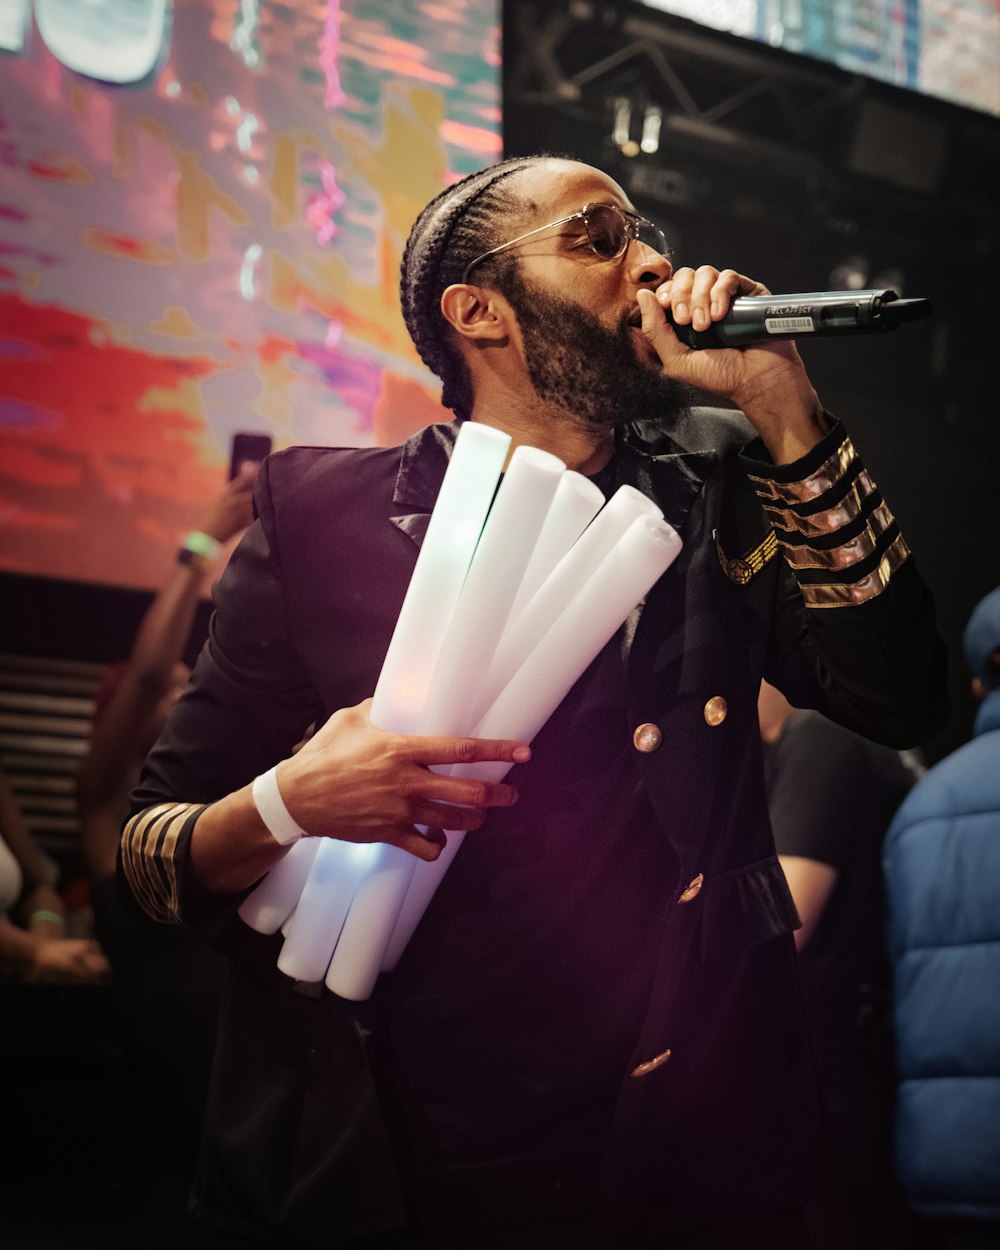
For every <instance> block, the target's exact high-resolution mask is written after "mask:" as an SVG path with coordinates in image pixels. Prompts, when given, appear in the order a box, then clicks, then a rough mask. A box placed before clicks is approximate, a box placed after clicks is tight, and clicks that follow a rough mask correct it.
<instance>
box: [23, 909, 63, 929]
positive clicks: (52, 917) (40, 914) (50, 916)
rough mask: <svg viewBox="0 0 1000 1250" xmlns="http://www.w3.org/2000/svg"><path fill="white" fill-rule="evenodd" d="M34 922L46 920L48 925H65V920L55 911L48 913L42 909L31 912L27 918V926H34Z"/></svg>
mask: <svg viewBox="0 0 1000 1250" xmlns="http://www.w3.org/2000/svg"><path fill="white" fill-rule="evenodd" d="M36 920H46V921H48V923H49V924H61V925H65V923H66V921H65V919H64V918H63V917H62V916H60V915H59V913H58V912H57V911H48V910H47V909H46V908H44V907H43V908H41V909H40V910H39V911H33V912H32V913H31V915H30V916H29V917H28V924H34V923H35V921H36Z"/></svg>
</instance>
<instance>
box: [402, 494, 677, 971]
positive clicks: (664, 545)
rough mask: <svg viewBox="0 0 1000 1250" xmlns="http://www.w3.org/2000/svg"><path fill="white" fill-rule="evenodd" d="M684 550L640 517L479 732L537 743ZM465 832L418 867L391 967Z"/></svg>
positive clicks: (461, 769) (488, 774)
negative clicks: (539, 734)
mask: <svg viewBox="0 0 1000 1250" xmlns="http://www.w3.org/2000/svg"><path fill="white" fill-rule="evenodd" d="M680 549H681V540H680V538H679V536H678V535H677V532H676V531H675V530H674V529H673V527H672V526H670V525H668V524H667V522H666V521H664V520H663V519H662V518H659V517H655V516H649V515H647V516H639V517H636V518H635V519H634V520H633V521H632V523H631V525H630V526H629V528H628V529H627V531H626V532H625V533H624V534H623V535H622V536H621V537H620V539H619V540H618V542H617V543H615V544H614V546H613V547H612V548H611V550H610V551H609V552H608V553H607V554H606V555H605V557H604V559H603V560H602V561H601V563H600V565H599V566H598V568H597V569H595V570H593V571H592V572H591V573H590V576H589V577H587V578H586V579H585V580H584V581H583V582H582V583H581V585H580V586H579V587H578V588H577V593H576V594H575V595H574V596H573V598H572V600H571V602H570V603H569V604H568V605H567V608H566V610H565V611H564V612H563V613H562V614H561V615H560V616H559V617H558V619H557V620H556V621H554V622H553V623H552V625H551V627H550V628H549V630H548V632H547V633H546V634H545V635H544V636H543V637H542V638H540V639H539V641H538V644H537V646H536V647H535V648H534V649H533V650H532V651H531V653H530V654H529V655H528V656H526V657H525V659H524V662H523V663H522V664H521V667H520V668H519V669H518V671H517V673H516V675H515V676H514V677H513V679H512V680H511V681H510V683H509V684H508V685H507V686H506V687H505V688H504V690H503V691H502V692H501V693H500V695H499V696H498V697H497V699H496V701H495V703H494V704H493V706H492V707H491V708H490V710H489V711H488V712H487V713H486V715H485V716H484V717H483V719H482V721H481V722H480V724H479V725H478V727H477V728H476V736H477V737H496V736H501V737H511V738H519V739H521V740H522V741H525V742H530V741H531V740H532V739H533V738H534V736H535V734H537V732H538V730H539V729H541V727H542V725H544V723H545V722H546V721H547V720H548V718H549V717H550V716H551V715H552V713H553V712H554V711H555V709H556V708H557V707H558V706H559V704H560V703H561V702H562V700H563V699H564V698H565V697H566V694H567V693H568V692H569V690H570V688H571V687H572V685H573V683H574V682H575V681H576V680H577V679H578V678H579V676H580V674H581V673H583V671H584V670H585V669H586V668H587V666H588V665H589V664H590V663H591V662H592V661H593V660H594V658H595V657H596V656H597V655H598V654H599V652H600V651H601V648H602V647H603V646H604V645H605V644H606V643H607V642H608V640H609V639H610V638H612V637H613V636H614V634H615V631H616V630H617V629H618V628H619V626H620V625H621V624H622V622H623V621H625V620H626V619H627V617H628V615H629V613H630V612H631V611H632V609H633V608H634V607H635V605H636V604H637V603H638V602H639V601H640V600H641V599H642V598H643V597H644V596H645V595H646V594H647V593H648V591H649V590H650V588H651V587H652V586H653V585H654V584H655V582H656V581H657V580H658V579H659V578H660V577H661V576H662V575H663V574H664V573H665V572H666V570H667V569H668V568H669V567H670V565H671V564H672V563H673V561H674V560H675V559H676V557H677V555H678V553H679V552H680ZM528 767H530V765H529V766H528ZM508 768H509V765H506V764H502V763H498V764H491V763H486V764H457V765H455V766H454V767H453V768H452V770H451V773H452V775H453V776H463V775H464V776H474V777H482V778H485V779H487V780H491V781H500V780H502V778H503V777H504V776H505V775H506V773H507V770H508ZM464 836H465V835H464V833H462V832H460V831H449V832H448V844H447V846H446V847H445V849H444V851H443V852H442V853H441V855H440V856H439V857H438V859H437V860H435V862H434V863H432V864H420V865H418V867H417V870H416V872H415V873H414V875H413V880H412V881H411V882H410V888H409V890H408V891H407V895H406V899H405V901H404V903H403V906H402V908H401V909H400V914H399V919H398V921H397V922H396V928H395V929H394V931H393V934H392V937H391V939H390V941H389V946H388V948H387V950H386V955H385V959H384V960H383V969H384V970H389V969H391V968H394V967H395V966H396V964H397V963H398V962H399V960H400V958H401V957H402V954H403V951H404V950H405V949H406V946H407V943H408V942H409V940H410V938H411V937H412V935H413V931H414V930H415V929H416V927H417V925H418V924H419V923H420V919H421V917H422V916H423V914H424V911H425V910H426V908H427V905H428V903H429V902H430V900H431V898H432V897H433V895H434V892H435V890H436V889H437V887H438V885H439V884H440V882H441V880H442V878H443V877H444V874H445V872H446V871H447V869H448V865H449V864H450V863H451V861H452V860H453V859H454V857H455V855H456V854H457V852H458V849H459V847H460V846H461V843H462V840H463V838H464Z"/></svg>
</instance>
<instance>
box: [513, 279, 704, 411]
mask: <svg viewBox="0 0 1000 1250" xmlns="http://www.w3.org/2000/svg"><path fill="white" fill-rule="evenodd" d="M504 294H505V295H506V296H507V299H508V300H509V302H510V304H511V306H512V307H513V309H514V311H515V313H516V314H517V322H518V326H519V328H520V330H521V339H522V344H523V351H524V363H525V368H526V370H527V374H528V379H529V381H530V382H531V384H532V386H533V387H534V390H535V393H536V395H537V396H538V398H539V399H541V400H542V401H543V402H544V403H546V404H554V405H556V406H557V407H559V408H562V409H564V410H565V411H567V412H569V413H572V414H573V415H574V416H575V417H577V418H578V419H579V420H581V421H584V422H585V423H586V424H588V425H600V426H617V425H622V424H624V423H625V422H627V421H636V420H640V419H645V420H656V421H664V422H666V423H670V422H671V421H672V420H675V419H676V418H677V417H678V416H680V415H681V414H682V413H684V412H686V411H687V409H688V408H689V407H690V403H691V394H690V391H689V390H688V388H687V387H686V386H684V384H683V383H681V382H677V381H675V380H674V379H673V378H668V377H666V376H665V375H664V374H663V373H662V372H661V370H660V366H659V361H658V360H656V359H655V358H654V359H650V356H649V354H648V353H647V352H645V351H642V349H641V348H640V347H639V345H638V344H637V343H636V340H635V335H636V331H635V328H634V327H633V326H632V325H631V324H630V323H629V316H630V314H629V312H628V311H625V312H623V313H622V314H621V316H620V317H619V320H618V324H617V326H616V327H615V328H614V329H609V328H607V327H606V326H605V325H604V324H603V322H602V321H600V320H599V318H598V317H597V316H595V314H594V313H592V312H590V311H589V310H588V309H587V308H585V307H584V306H583V305H582V304H579V303H577V302H576V301H575V300H573V299H570V298H569V297H565V296H561V295H554V294H552V293H551V292H549V291H547V290H546V289H545V288H544V287H541V286H534V285H532V284H531V283H529V282H528V281H527V280H526V279H525V278H524V276H523V274H522V273H521V272H519V271H518V272H516V273H515V274H514V276H513V278H512V279H511V280H510V281H508V282H505V283H504Z"/></svg>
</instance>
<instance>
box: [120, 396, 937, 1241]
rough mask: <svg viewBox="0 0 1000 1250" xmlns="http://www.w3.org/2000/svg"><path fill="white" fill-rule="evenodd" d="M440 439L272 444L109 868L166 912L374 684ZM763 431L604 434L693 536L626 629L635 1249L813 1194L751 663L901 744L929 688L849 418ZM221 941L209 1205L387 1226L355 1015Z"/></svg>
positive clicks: (377, 1135)
mask: <svg viewBox="0 0 1000 1250" xmlns="http://www.w3.org/2000/svg"><path fill="white" fill-rule="evenodd" d="M456 429H457V427H456V426H455V425H442V426H432V427H429V428H427V429H425V430H423V431H421V432H420V433H419V434H417V435H415V436H414V437H413V438H412V439H410V440H409V441H408V442H407V443H406V444H404V445H403V446H402V447H401V448H389V449H348V450H342V449H316V448H293V449H290V450H289V451H286V452H282V453H280V454H278V455H276V456H272V457H271V458H270V460H269V461H268V462H267V463H266V465H265V467H264V469H263V470H262V473H261V476H260V479H259V483H258V489H257V509H258V519H257V521H256V522H255V524H254V525H253V526H252V527H251V529H250V530H249V531H248V533H247V535H246V536H245V538H244V539H243V541H242V543H241V545H240V547H239V548H238V549H237V551H236V553H235V555H234V557H233V559H232V560H231V562H230V565H229V567H228V568H227V570H226V572H225V573H224V575H223V577H222V579H221V581H220V583H219V584H218V586H217V588H216V594H215V598H216V612H215V615H214V617H213V622H212V626H211V634H210V638H209V641H208V643H207V644H206V647H205V650H204V652H203V654H202V656H201V658H200V660H199V662H198V665H197V666H196V669H195V672H194V675H193V678H192V683H191V685H190V687H189V689H188V691H187V692H186V694H185V695H184V697H183V698H182V700H181V701H180V703H179V704H178V707H177V708H176V710H175V713H174V715H173V717H172V719H171V721H170V723H169V724H168V726H167V729H166V730H165V732H164V735H163V736H162V738H161V740H160V742H159V743H158V744H157V746H156V747H155V748H154V751H153V753H152V755H151V757H150V759H149V761H148V764H147V768H146V772H145V774H144V777H143V781H142V783H141V786H140V789H139V790H138V792H137V793H136V795H135V796H134V804H133V815H132V817H131V819H130V821H129V823H128V824H127V825H126V828H125V831H124V835H123V846H122V875H123V878H124V881H125V883H126V886H127V888H128V890H129V891H130V892H131V894H132V895H133V896H134V897H135V898H136V899H137V900H138V902H139V903H140V904H141V905H142V907H143V908H144V909H145V910H146V911H147V912H148V913H149V914H150V915H152V916H153V917H154V918H155V919H158V920H161V921H165V922H190V923H199V922H201V921H202V920H203V919H206V918H215V919H217V918H218V916H222V915H231V913H232V911H233V909H234V907H235V904H236V903H238V901H239V900H220V902H219V907H218V908H214V909H213V908H208V907H206V905H205V901H204V900H203V899H196V898H193V897H189V895H190V891H188V890H186V887H185V866H186V857H187V846H188V843H189V839H190V831H191V828H192V826H193V824H194V822H195V821H196V819H197V816H198V814H199V813H200V811H201V810H202V809H203V805H205V804H207V803H210V802H212V801H213V800H215V799H217V798H219V797H221V796H222V795H224V794H226V793H229V792H230V791H232V790H234V789H237V788H239V787H241V786H243V785H245V784H246V783H247V782H249V781H250V780H251V779H252V778H253V777H255V776H256V775H257V774H259V773H261V772H263V771H265V770H266V769H267V768H269V767H270V766H271V765H273V764H274V763H275V762H276V761H278V760H279V759H282V758H285V757H286V756H287V755H288V754H289V752H290V750H291V748H292V746H293V745H294V744H295V743H296V742H297V741H298V739H299V738H300V736H301V734H302V732H303V731H304V730H305V728H306V727H307V726H308V725H309V724H310V723H312V722H321V721H322V720H323V719H325V717H327V716H329V715H330V714H332V713H333V712H334V711H336V710H337V709H338V708H341V707H346V706H351V705H353V704H356V703H358V702H360V701H361V700H363V699H365V698H367V697H368V696H369V695H370V694H371V693H372V691H373V689H374V686H375V682H376V680H377V677H378V673H379V669H380V665H381V661H382V658H383V656H384V655H385V651H386V648H387V646H388V643H389V639H390V636H391V633H392V629H393V626H394V624H395V620H396V616H397V614H398V610H399V606H400V604H401V602H402V599H403V595H404V593H405V590H406V586H407V584H408V579H409V576H410V573H411V572H412V569H413V565H414V562H415V559H416V555H417V551H418V547H419V543H420V540H421V538H422V536H423V533H424V531H425V529H426V525H427V520H428V517H429V513H430V509H431V508H432V506H433V503H434V500H435V497H436V494H437V490H438V488H439V486H440V483H441V479H442V476H443V474H444V470H445V468H446V466H447V462H448V456H449V453H450V449H451V446H452V444H453V442H454V437H455V433H456ZM752 436H753V431H752V429H751V428H750V426H749V425H748V423H746V421H745V420H744V418H743V417H742V416H741V415H740V414H737V413H730V412H721V411H717V410H706V409H700V410H694V411H693V413H692V414H691V416H690V418H689V419H687V420H686V421H685V422H683V423H682V424H681V425H680V426H678V428H676V429H672V430H671V431H670V433H669V434H667V433H664V432H663V431H662V430H660V429H658V428H657V427H655V426H654V425H652V424H644V423H636V424H635V425H632V426H629V427H627V428H625V429H624V430H622V431H619V435H618V446H617V453H616V457H615V472H616V474H617V478H618V483H619V484H621V483H625V482H627V483H629V484H631V485H633V486H635V487H637V488H638V489H640V490H642V491H643V492H644V493H645V494H647V495H648V496H649V497H651V498H652V499H653V500H655V502H656V503H657V504H658V505H659V507H660V508H661V509H662V510H663V513H664V515H665V517H666V519H667V520H668V521H669V522H670V523H671V524H672V525H673V526H674V527H675V528H676V529H677V530H678V532H679V534H680V536H681V538H682V540H683V544H684V546H683V550H682V552H681V555H680V556H679V557H678V559H677V561H676V562H675V563H674V565H673V566H672V567H671V568H670V569H669V570H668V571H667V573H666V574H665V575H664V576H663V577H662V578H661V579H660V581H659V582H658V583H657V584H656V586H654V587H653V589H652V590H651V591H650V593H649V594H648V595H647V596H646V599H645V601H644V603H643V604H641V605H639V607H637V609H636V610H635V611H634V612H633V613H632V615H631V616H630V618H629V620H628V621H627V622H626V624H625V626H624V627H623V629H622V630H621V634H620V637H621V647H622V662H623V665H624V677H625V689H626V701H627V707H628V714H629V720H630V726H631V727H632V732H633V746H632V758H633V763H634V767H635V768H636V769H638V770H639V772H640V774H641V776H642V778H643V782H644V785H645V787H646V790H647V793H648V795H649V798H650V800H651V803H652V805H653V807H654V809H655V811H656V814H657V817H658V820H659V825H660V828H661V830H662V835H663V836H664V837H666V838H669V839H670V841H671V843H672V847H673V851H674V854H675V857H676V861H677V863H678V864H679V872H678V876H677V880H676V881H675V882H673V883H672V885H671V887H670V889H669V891H666V892H665V897H664V908H663V913H662V924H661V926H660V930H659V932H657V933H655V934H651V935H650V940H651V941H653V942H655V943H656V945H657V948H658V951H659V954H658V956H657V960H658V962H657V964H656V967H657V972H656V975H655V977H654V980H653V987H652V991H651V993H650V997H649V1002H648V1005H647V1008H646V1013H645V1022H644V1024H643V1026H642V1029H641V1031H640V1034H639V1036H638V1037H637V1038H636V1044H635V1051H634V1055H633V1061H632V1064H631V1065H630V1068H629V1071H628V1073H626V1074H623V1079H622V1085H621V1092H620V1096H619V1100H618V1106H617V1111H616V1113H615V1119H614V1124H613V1128H612V1132H611V1138H610V1141H609V1143H608V1153H607V1169H606V1180H605V1192H604V1200H603V1201H604V1212H605V1214H604V1219H605V1222H606V1225H607V1227H608V1229H609V1230H611V1232H612V1235H613V1236H615V1237H619V1238H622V1237H632V1238H633V1241H632V1242H630V1243H628V1244H639V1242H638V1240H636V1239H638V1238H640V1237H641V1235H642V1233H643V1232H648V1231H650V1230H656V1229H658V1228H665V1227H669V1224H670V1221H671V1220H672V1219H679V1218H681V1217H682V1216H684V1217H688V1218H689V1217H690V1214H691V1212H692V1211H704V1212H718V1213H732V1212H741V1211H749V1210H754V1209H766V1208H768V1207H774V1206H781V1205H786V1204H787V1203H789V1202H793V1201H795V1200H796V1198H802V1199H803V1200H804V1199H805V1197H806V1196H807V1195H808V1194H809V1192H810V1191H811V1189H812V1188H813V1186H814V1184H815V1180H816V1176H817V1169H818V1162H817V1160H818V1158H819V1154H820V1151H821V1144H820V1141H819V1136H818V1130H817V1127H816V1126H817V1122H818V1117H817V1115H816V1114H815V1107H816V1092H815V1080H814V1075H813V1069H812V1064H811V1060H810V1057H809V1054H808V1051H807V1048H806V1046H805V1042H804V1033H803V1024H802V1018H801V1007H800V1003H799V998H798V994H797V991H796V987H795V966H794V958H795V956H794V944H793V942H792V940H791V936H790V935H791V932H792V930H793V929H794V928H795V927H796V925H797V916H796V913H795V908H794V906H793V904H792V901H791V897H790V895H789V893H788V889H787V886H786V884H785V881H784V877H783V875H782V873H781V870H780V867H779V864H778V861H777V858H776V856H775V853H774V847H773V840H772V836H771V831H770V826H769V823H768V817H767V805H766V801H765V794H764V788H763V785H764V783H763V772H762V767H761V759H760V742H759V732H758V725H757V716H756V701H757V692H758V687H759V684H760V680H761V678H762V677H766V678H767V679H768V681H770V682H771V683H772V684H774V685H776V686H777V687H778V688H779V689H781V690H782V691H784V693H785V694H786V695H787V696H788V698H789V699H790V700H791V702H792V703H793V704H795V705H797V706H803V707H815V708H818V709H819V710H820V711H822V712H824V713H825V714H827V715H828V716H830V717H832V718H833V719H835V720H838V721H840V722H841V723H843V724H845V725H846V726H848V727H849V728H851V729H855V730H857V731H859V732H861V733H863V734H866V735H867V736H869V737H872V738H875V739H877V740H881V741H884V742H887V743H889V744H891V745H895V746H899V747H902V746H910V745H913V744H914V743H916V742H918V741H919V740H920V739H921V738H922V736H924V735H925V734H926V732H928V731H929V729H930V728H931V727H932V726H933V724H934V723H936V721H937V719H938V718H939V716H940V713H941V710H942V704H943V698H944V696H943V652H942V648H941V644H940V642H939V640H938V638H937V634H936V629H935V624H934V612H933V607H932V604H931V600H930V596H929V594H928V592H927V590H926V587H925V586H924V584H923V582H922V581H921V579H920V577H919V575H918V573H917V571H916V569H915V567H914V563H913V559H912V557H910V555H909V552H908V550H907V548H906V545H905V543H904V540H903V539H902V537H901V535H900V534H899V531H898V527H897V526H896V523H895V521H894V520H893V518H892V515H891V513H890V512H889V510H888V507H887V505H886V504H885V502H884V501H883V500H882V498H881V495H880V494H879V492H878V490H877V488H876V487H875V485H874V483H873V482H872V481H871V479H870V477H869V475H868V474H867V472H866V471H865V470H864V467H863V465H862V464H861V462H860V460H859V459H858V458H857V456H856V454H855V452H854V450H853V447H852V446H851V443H850V440H849V439H847V438H846V436H845V434H844V431H843V429H842V428H841V427H840V426H839V424H837V423H834V424H833V426H832V428H831V431H830V433H829V434H828V435H827V436H826V438H825V439H824V440H823V442H822V443H820V444H819V445H818V446H817V447H816V448H814V449H813V450H812V451H811V452H810V453H809V455H808V456H806V457H804V458H803V459H802V460H800V461H798V462H796V463H795V464H793V465H782V466H774V465H772V464H770V463H769V462H768V461H767V457H766V454H765V453H764V452H763V450H762V449H761V448H760V446H759V444H757V445H756V446H755V445H753V444H752V443H751V439H752ZM744 448H746V449H745V450H744ZM858 801H859V803H860V802H863V801H864V796H858ZM213 911H214V912H215V913H217V915H216V916H215V917H210V916H209V913H212V912H213ZM224 934H225V936H224V939H223V941H224V942H225V943H227V944H228V949H229V950H230V951H231V953H233V955H234V959H235V962H236V973H235V977H234V981H233V985H232V987H231V991H230V998H229V1001H228V1005H227V1008H226V1011H225V1013H224V1017H223V1022H222V1025H221V1029H220V1037H219V1047H218V1053H217V1058H216V1067H215V1074H214V1078H213V1090H212V1094H211V1096H210V1104H209V1111H208V1120H207V1126H206V1137H205V1148H204V1152H203V1160H202V1169H201V1175H200V1177H199V1180H198V1184H197V1191H196V1196H197V1200H198V1202H199V1203H200V1204H201V1205H202V1207H203V1208H204V1209H205V1211H206V1212H207V1213H209V1215H210V1216H213V1217H215V1218H221V1219H223V1220H225V1221H226V1222H228V1223H229V1224H230V1225H233V1226H240V1225H245V1226H247V1227H251V1226H252V1227H254V1228H256V1229H258V1230H259V1229H261V1228H264V1227H270V1228H274V1229H277V1228H284V1229H286V1230H291V1231H292V1232H294V1230H301V1232H302V1234H303V1236H307V1235H310V1232H311V1231H312V1232H315V1230H318V1229H320V1228H323V1227H328V1228H330V1229H332V1230H339V1231H341V1232H345V1233H350V1232H352V1231H354V1230H362V1229H368V1228H371V1229H378V1228H387V1227H392V1226H393V1222H394V1221H395V1220H396V1219H397V1218H398V1211H399V1208H400V1205H401V1202H400V1198H399V1193H398V1190H397V1188H396V1182H395V1180H394V1175H393V1163H392V1155H391V1150H390V1148H389V1145H388V1143H387V1140H386V1137H385V1134H384V1132H383V1126H382V1125H381V1122H380V1119H379V1114H378V1099H377V1092H378V1090H377V1080H376V1079H374V1078H373V1076H372V1070H371V1065H370V1064H369V1062H368V1054H367V1051H366V1037H365V1030H364V1028H363V1027H362V1026H361V1025H359V1022H358V1019H357V1017H356V1015H355V1014H354V1013H352V1011H351V1010H350V1008H349V1005H347V1004H344V1003H341V1002H340V1001H339V1000H337V999H336V998H334V997H333V996H332V995H330V994H329V992H328V991H323V993H321V994H320V993H316V992H313V991H310V990H309V989H308V987H302V986H296V985H294V984H293V983H291V982H288V981H287V979H286V978H284V977H282V976H281V974H280V973H278V972H277V971H276V969H275V967H274V963H275V958H276V953H277V947H278V945H279V944H280V939H279V938H266V937H261V936H260V935H258V934H254V933H251V932H250V931H249V930H247V929H246V928H245V926H242V924H241V922H240V921H239V920H238V919H236V918H235V917H232V918H231V919H229V920H228V922H227V925H226V928H225V930H224ZM537 1027H538V1028H539V1029H544V1028H545V1027H546V1025H545V1021H544V1020H540V1021H538V1023H537ZM622 1244H626V1243H622Z"/></svg>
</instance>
